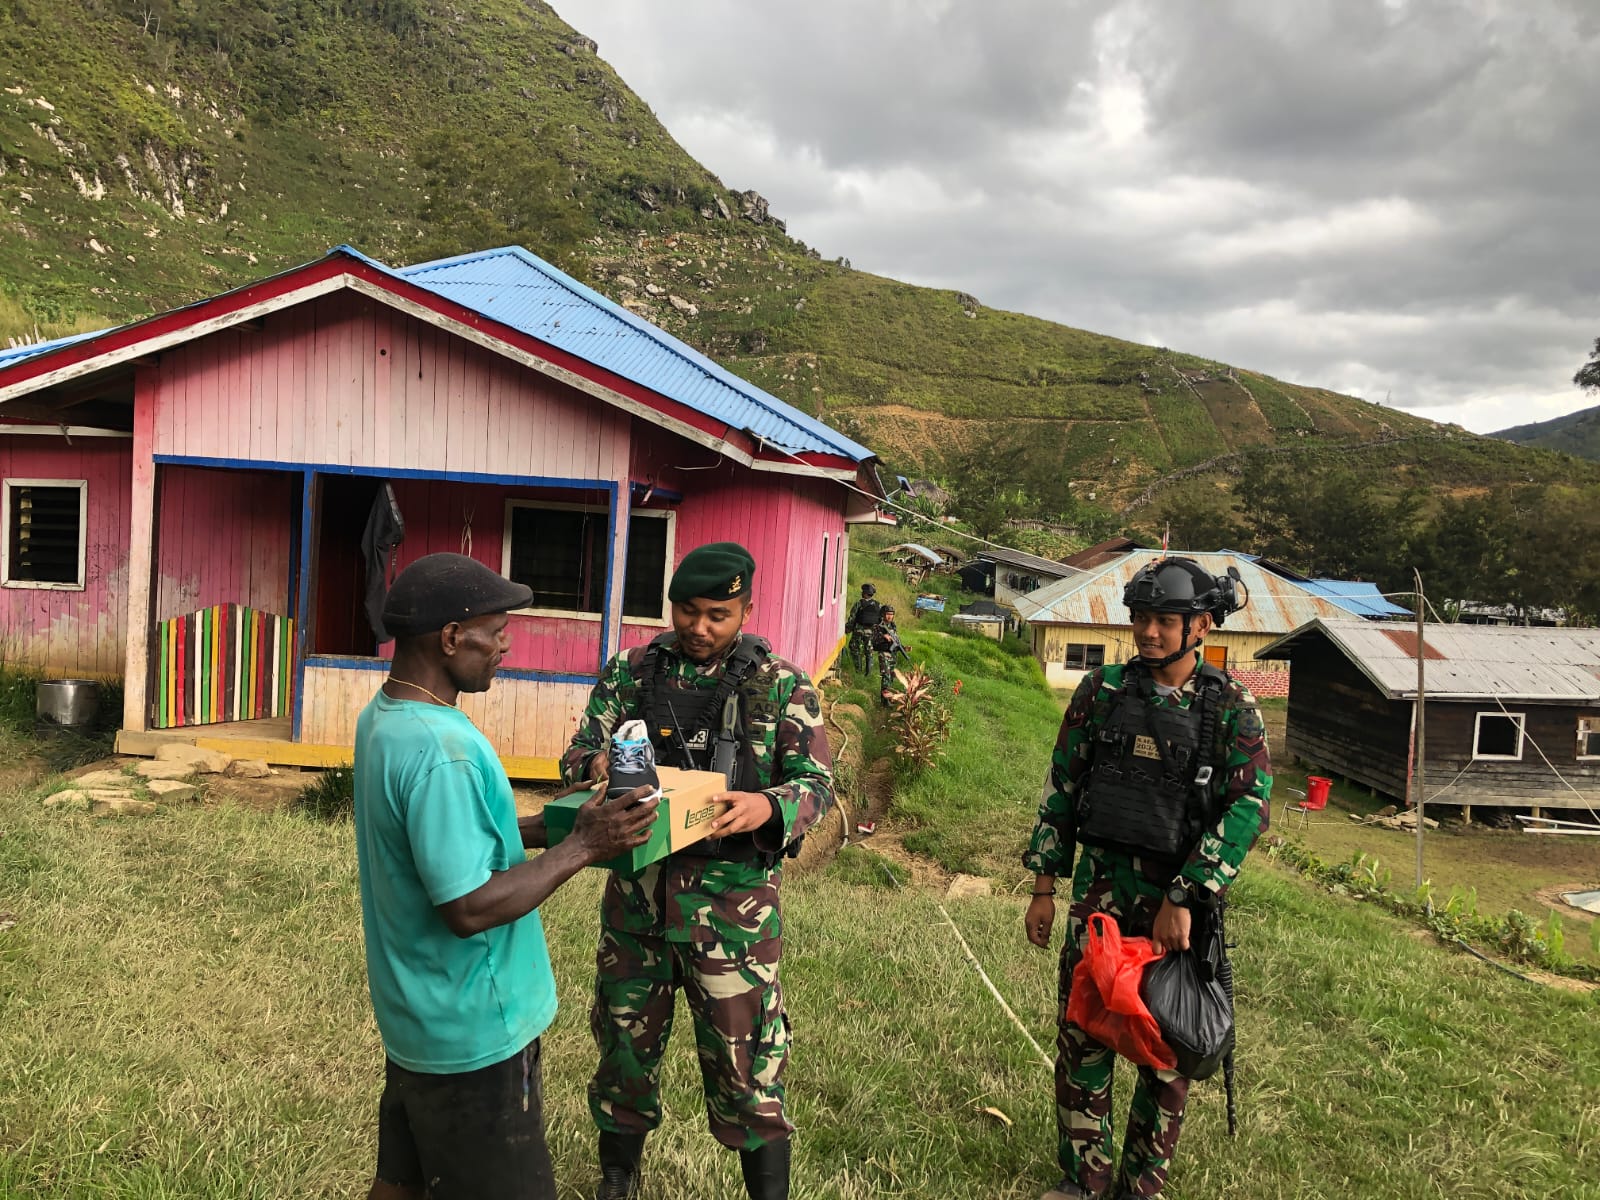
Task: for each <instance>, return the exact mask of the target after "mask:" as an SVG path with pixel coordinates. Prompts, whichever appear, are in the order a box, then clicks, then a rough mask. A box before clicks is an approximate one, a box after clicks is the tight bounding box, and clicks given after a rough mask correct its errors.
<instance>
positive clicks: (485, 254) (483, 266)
mask: <svg viewBox="0 0 1600 1200" xmlns="http://www.w3.org/2000/svg"><path fill="white" fill-rule="evenodd" d="M367 261H368V262H372V260H371V259H368V260H367ZM373 265H374V266H376V267H379V268H380V269H383V270H391V269H390V268H387V267H384V266H383V264H381V263H373ZM392 273H393V274H395V275H398V276H399V277H400V278H402V279H406V280H409V281H410V282H412V283H414V284H416V285H417V286H418V287H422V288H426V289H427V290H428V291H430V292H433V293H435V294H436V295H440V296H444V297H446V298H447V299H450V300H453V301H455V302H456V303H457V304H460V305H461V306H462V307H464V308H470V309H472V310H473V311H474V312H477V313H482V314H483V315H484V316H486V317H490V318H493V319H494V320H496V321H499V322H500V323H501V324H502V325H509V326H511V328H513V329H516V330H519V331H521V332H522V333H526V334H528V335H529V336H530V337H536V338H538V339H539V340H540V341H541V342H547V343H548V344H550V345H552V346H556V347H558V348H560V349H562V350H565V351H567V352H568V353H569V354H575V355H577V356H578V357H579V358H581V359H583V360H584V361H585V362H590V363H593V364H594V365H595V366H597V367H603V368H605V369H606V370H607V371H610V372H612V373H613V374H616V375H620V376H622V377H623V378H624V379H628V380H632V381H633V382H634V383H637V384H639V385H640V386H641V387H647V388H649V389H650V390H651V391H653V392H655V393H657V394H658V395H662V396H666V397H667V398H669V399H672V400H676V401H678V402H679V403H680V404H685V405H687V406H688V407H690V408H692V409H694V410H695V411H697V412H702V413H705V414H706V415H707V416H709V417H714V418H715V419H717V420H718V421H722V422H725V423H726V424H728V425H731V426H733V427H734V428H735V429H741V430H744V431H746V432H748V433H749V434H751V435H752V436H753V437H755V438H758V439H759V440H761V441H762V442H765V443H767V444H768V445H772V446H776V447H778V448H779V449H782V450H788V451H790V452H792V453H796V454H803V453H808V452H809V453H821V454H837V455H841V456H843V457H845V458H849V459H852V460H853V461H855V462H863V461H865V460H866V459H869V458H871V457H873V452H872V451H871V450H869V449H867V448H866V447H865V446H863V445H861V444H859V443H857V442H854V441H851V440H850V439H849V438H847V437H845V436H844V435H843V434H842V433H839V432H838V431H837V430H834V429H831V428H829V427H828V426H827V425H824V424H823V423H822V422H821V421H818V420H816V419H815V418H813V417H809V416H807V415H806V414H805V413H803V412H801V411H800V410H799V409H797V408H794V407H792V406H791V405H788V404H785V403H784V402H783V401H782V400H779V399H778V398H777V397H776V396H773V395H770V394H769V393H767V392H764V391H762V390H761V389H760V388H758V387H756V386H755V384H753V383H750V382H748V381H747V380H744V379H740V378H739V377H738V376H737V375H734V374H733V373H731V372H729V371H727V370H725V369H723V368H722V367H720V366H718V365H717V364H716V363H715V362H713V361H712V360H711V359H709V358H707V357H706V356H705V355H703V354H701V353H700V352H699V351H698V350H696V349H694V348H693V347H692V346H689V345H686V344H685V343H683V342H681V341H679V340H678V339H677V338H675V337H673V336H672V335H671V334H669V333H667V332H666V331H664V330H661V329H658V328H656V327H655V326H654V325H652V324H650V322H648V321H646V320H644V319H643V318H642V317H639V316H637V315H635V314H634V313H631V312H629V311H628V310H627V309H625V308H623V307H622V306H621V305H620V304H616V303H614V302H613V301H611V300H609V299H607V298H606V297H605V296H602V295H601V294H600V293H599V292H597V291H595V290H594V289H592V288H589V287H585V286H584V285H583V284H581V283H579V282H578V281H577V280H576V279H573V278H572V277H571V276H570V275H567V274H566V273H564V272H562V271H560V270H558V269H557V268H555V267H553V266H551V265H550V264H549V263H547V262H545V261H544V260H543V259H541V258H539V257H538V256H536V255H534V254H531V253H529V252H528V251H527V250H524V249H523V248H522V247H521V246H501V247H499V248H498V249H494V250H484V251H481V252H479V253H476V254H463V255H460V256H458V257H456V258H445V259H439V260H438V261H436V262H426V263H419V264H417V265H416V266H412V267H401V268H399V269H397V270H392Z"/></svg>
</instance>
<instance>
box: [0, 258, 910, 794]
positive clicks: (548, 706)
mask: <svg viewBox="0 0 1600 1200" xmlns="http://www.w3.org/2000/svg"><path fill="white" fill-rule="evenodd" d="M874 462H875V460H874V459H873V456H872V454H871V452H870V451H869V450H867V449H866V448H865V447H862V446H860V445H857V444H856V443H855V442H852V441H851V440H850V439H848V438H846V437H844V436H843V435H841V434H839V433H838V432H836V431H834V430H832V429H830V428H828V427H827V426H826V425H823V424H822V423H820V422H818V421H816V420H813V419H812V418H810V417H808V416H806V415H805V414H803V413H801V412H798V411H797V410H795V409H793V408H791V407H790V406H788V405H786V404H784V403H783V402H781V401H779V400H777V399H775V398H774V397H772V396H770V395H768V394H766V393H765V392H763V391H761V390H760V389H759V388H756V387H754V386H753V385H751V384H749V383H747V382H745V381H744V380H741V379H739V378H737V377H736V376H734V375H731V374H729V373H728V372H727V371H725V370H723V369H722V368H721V367H719V366H717V365H716V364H715V363H714V362H712V361H710V360H709V359H707V358H706V357H704V356H703V355H701V354H699V353H698V352H696V351H695V350H693V349H691V348H690V347H688V346H686V345H684V344H683V343H681V342H679V341H677V340H676V339H674V338H672V337H671V336H669V335H667V334H666V333H664V332H662V331H661V330H659V329H657V328H655V327H654V326H652V325H650V324H649V323H648V322H645V321H643V320H641V319H640V318H639V317H637V316H635V315H634V314H632V313H630V312H628V311H626V310H625V309H623V308H621V307H619V306H618V305H616V304H614V303H612V302H611V301H610V300H608V299H606V298H605V297H603V296H601V295H599V294H597V293H596V292H594V291H592V290H590V289H589V288H586V287H584V286H583V285H582V284H579V283H577V282H576V281H574V280H572V279H571V278H569V277H567V276H566V275H564V274H562V273H561V272H560V271H558V270H556V269H555V268H553V267H551V266H549V265H548V264H547V263H544V262H542V261H541V260H539V259H538V258H536V257H534V256H533V255H531V254H529V253H528V252H527V251H525V250H522V249H520V248H518V247H507V248H503V249H498V250H490V251H485V252H483V253H481V254H474V255H467V256H462V257H460V258H453V259H447V260H442V261H439V262H432V263H424V264H421V265H419V266H415V267H407V268H404V269H400V270H395V269H391V268H389V267H386V266H384V265H382V264H381V263H377V262H374V261H373V260H371V259H368V258H366V257H364V256H363V255H361V254H359V253H357V252H356V251H354V250H352V249H350V248H348V247H343V246H341V247H338V248H336V249H334V250H332V251H330V252H329V254H328V255H327V256H326V257H325V258H322V259H320V260H318V261H316V262H312V263H308V264H306V265H304V266H301V267H297V268H295V269H293V270H290V271H286V272H284V273H282V274H280V275H276V276H273V277H271V278H268V279H264V280H261V281H260V282H258V283H254V284H251V285H249V286H247V287H243V288H239V289H237V290H235V291H231V292H227V293H224V294H222V295H219V296H213V297H211V298H209V299H206V300H203V301H200V302H199V303H196V304H193V305H190V306H188V307H186V308H182V309H177V310H174V311H172V312H167V313H162V314H160V315H158V316H154V317H151V318H149V319H147V320H144V321H140V322H137V323H135V324H132V325H126V326H122V327H119V328H116V329H109V330H105V331H102V332H100V333H95V334H89V335H85V336H79V337H75V338H68V339H62V340H61V341H57V342H52V343H46V344H44V345H39V346H29V347H23V348H19V349H15V350H9V351H0V620H3V629H4V632H3V639H4V640H3V643H0V649H3V653H4V655H5V658H6V659H7V660H8V661H13V662H20V663H26V664H31V665H33V666H36V667H38V668H40V669H42V670H45V671H47V672H49V673H50V674H53V675H63V674H89V675H99V676H103V677H111V676H121V677H122V679H123V683H124V689H125V692H124V694H125V697H126V700H125V709H124V718H123V724H124V729H123V733H122V736H121V739H120V746H121V748H122V749H124V750H126V751H128V752H132V753H139V752H149V751H150V749H151V748H152V747H153V745H154V744H156V743H158V742H159V741H160V740H163V739H182V740H186V741H198V742H201V743H203V744H208V745H216V746H221V747H225V748H229V749H231V750H233V751H235V752H249V753H254V754H261V755H264V756H266V757H268V758H269V759H271V760H274V761H277V762H282V763H302V764H323V763H329V762H336V761H341V760H344V759H346V758H347V757H348V753H349V746H350V745H351V743H352V741H353V738H354V729H355V719H356V715H357V714H358V713H359V712H360V710H361V708H362V706H363V705H364V704H365V703H366V702H367V700H368V699H369V698H370V696H371V694H372V692H373V690H374V689H375V688H376V687H377V686H378V684H379V682H380V681H381V679H382V673H383V671H384V670H385V668H386V658H385V655H386V654H387V653H388V652H389V651H390V650H391V649H392V643H379V642H378V640H377V638H376V636H375V634H374V632H373V629H372V627H371V625H370V624H369V622H368V618H367V616H366V608H365V603H364V601H365V596H366V590H367V587H368V583H369V577H370V576H371V575H373V574H375V573H376V574H380V575H381V574H382V573H383V572H384V571H385V570H386V569H387V570H388V571H389V572H390V573H391V574H390V577H391V578H392V571H393V570H396V569H398V568H399V567H403V566H404V565H405V564H406V563H408V562H410V561H412V560H414V559H416V558H418V557H420V556H421V555H423V554H427V553H431V552H433V551H437V550H452V551H460V552H464V553H467V554H470V555H472V556H474V557H476V558H478V559H479V560H481V561H483V562H485V563H487V564H489V565H490V566H493V567H495V568H496V569H497V570H501V571H503V572H505V573H506V574H508V575H510V576H511V577H513V578H516V579H519V580H521V581H523V582H526V583H528V584H529V585H530V586H531V587H532V588H533V589H534V593H535V600H534V607H532V608H529V609H528V610H526V611H525V612H520V613H517V614H516V615H515V617H514V627H513V635H514V640H515V645H514V647H513V649H512V651H511V655H510V657H509V658H508V659H507V660H506V663H505V665H504V666H503V667H502V668H501V672H500V678H499V680H498V682H497V683H496V684H495V686H494V688H493V689H492V690H491V691H490V692H488V693H487V694H486V695H483V696H477V697H472V698H470V699H468V700H467V701H466V703H465V704H464V707H465V708H466V710H467V711H468V712H469V713H470V714H471V715H472V717H473V718H474V720H476V721H477V722H478V724H479V726H480V727H481V728H483V729H484V731H485V732H486V733H487V734H488V736H489V737H490V739H491V740H492V741H493V742H494V743H495V744H496V746H497V747H498V748H499V750H500V751H501V753H502V755H503V756H505V757H506V759H507V762H508V765H510V766H511V768H512V769H513V771H514V772H515V773H517V774H519V775H521V776H523V777H530V778H537V777H541V776H549V775H550V774H551V773H552V772H553V761H554V759H555V757H556V756H557V755H558V754H559V753H560V751H561V749H562V748H563V747H564V745H565V743H566V741H567V738H568V737H569V735H570V733H571V731H572V728H573V726H574V723H575V721H576V718H577V715H578V713H579V712H580V711H581V709H582V706H583V703H584V701H585V699H586V697H587V694H588V691H589V687H590V685H591V684H592V683H593V682H594V680H595V678H596V676H597V673H598V670H599V668H600V666H601V664H602V663H603V662H604V661H605V659H606V658H607V657H608V656H609V655H611V654H613V653H615V652H616V651H617V650H618V649H619V648H622V647H627V646H631V645H635V644H638V643H641V642H644V641H647V640H648V639H649V638H650V637H652V636H654V634H655V633H656V632H658V631H659V630H661V629H663V628H665V627H666V625H667V620H666V600H665V585H666V580H667V578H668V577H669V575H670V574H671V572H672V569H673V567H674V566H675V565H676V563H677V561H678V559H679V558H681V557H682V555H683V554H684V553H685V552H686V551H687V550H688V549H690V548H692V547H693V546H695V545H698V544H700V543H702V542H707V541H715V540H721V539H733V540H738V541H741V542H743V543H745V544H746V545H747V546H749V548H750V549H751V551H752V553H753V554H754V555H755V557H756V559H757V562H758V564H759V567H758V572H757V576H756V587H757V594H756V613H755V616H754V618H753V621H752V627H753V629H754V630H755V631H756V632H758V633H761V634H763V635H765V636H767V637H769V638H771V639H772V641H773V642H774V644H775V645H776V646H777V648H778V649H779V651H780V652H781V653H783V654H785V655H786V656H787V657H789V658H792V659H794V660H795V661H797V662H798V663H800V664H801V665H802V666H804V667H806V668H808V669H810V670H812V671H814V672H820V671H821V670H823V669H825V668H826V667H827V666H828V664H829V663H830V662H831V661H832V659H833V657H834V656H835V655H836V654H837V653H838V649H839V645H840V642H841V638H842V634H843V614H844V611H845V609H846V607H847V606H848V600H847V599H846V598H845V596H844V575H845V570H846V556H847V548H848V541H849V536H848V526H849V524H850V523H851V522H854V521H858V520H871V519H872V517H873V514H874V512H875V507H876V504H875V502H876V499H877V498H878V497H880V496H881V495H882V492H881V487H880V485H879V483H878V480H877V475H876V472H875V469H874ZM390 504H392V505H393V506H394V507H396V508H397V509H398V512H399V515H400V517H401V519H402V520H403V523H404V528H405V536H404V540H403V541H402V542H401V543H400V544H399V546H398V548H397V550H395V551H394V553H393V554H392V556H387V565H385V562H386V560H385V557H382V556H380V557H379V558H378V560H377V561H378V566H377V567H376V570H374V568H373V566H372V565H371V561H370V559H369V557H368V556H367V555H364V553H363V550H362V540H363V534H364V531H365V530H366V529H367V527H368V522H369V517H370V516H371V515H372V514H373V513H374V511H375V509H378V510H381V509H382V508H383V507H384V506H386V505H390Z"/></svg>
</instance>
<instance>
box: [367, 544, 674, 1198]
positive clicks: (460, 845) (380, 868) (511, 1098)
mask: <svg viewBox="0 0 1600 1200" xmlns="http://www.w3.org/2000/svg"><path fill="white" fill-rule="evenodd" d="M531 598H532V592H531V591H530V590H529V589H528V588H527V587H526V586H524V585H522V584H515V583H512V582H510V581H509V580H507V579H505V578H503V577H501V576H500V575H497V574H496V573H495V572H493V571H491V570H490V569H489V568H488V567H486V566H483V565H482V564H481V563H478V562H475V561H474V560H472V559H470V558H467V557H465V556H463V555H459V554H431V555H428V556H426V557H424V558H421V559H418V560H417V561H416V562H415V563H413V564H412V565H411V566H409V567H407V568H406V569H405V570H404V571H402V572H401V573H400V576H399V578H398V579H396V580H395V584H394V588H393V589H392V590H391V592H390V593H389V596H388V599H387V600H386V602H385V604H384V609H383V623H384V625H385V626H386V627H387V628H388V630H389V631H390V632H392V633H393V634H394V635H395V654H394V662H393V664H392V666H391V669H390V673H389V677H388V679H387V680H385V682H384V684H383V687H382V688H380V689H379V691H378V693H377V694H376V695H375V696H373V698H372V702H371V703H370V704H368V705H367V707H366V709H365V710H364V711H363V712H362V714H361V717H360V719H359V720H358V721H357V723H356V751H355V825H356V853H357V859H358V861H359V864H360V873H361V917H362V927H363V930H364V932H365V935H366V947H367V980H368V988H369V990H370V992H371V995H372V1008H373V1012H374V1014H375V1015H376V1017H377V1021H378V1030H379V1032H380V1033H381V1034H382V1036H383V1046H384V1052H385V1054H386V1056H387V1063H386V1066H385V1076H384V1090H383V1098H382V1100H381V1101H380V1102H379V1107H378V1165H377V1170H376V1173H375V1175H376V1177H375V1179H374V1181H373V1184H372V1190H371V1192H370V1196H371V1197H372V1198H373V1200H421V1198H422V1197H423V1196H424V1195H426V1196H427V1197H429V1198H430V1200H455V1198H467V1197H473V1198H476V1197H502V1196H505V1197H525V1198H528V1200H545V1198H546V1197H550V1198H553V1197H554V1196H555V1181H554V1178H553V1176H552V1172H551V1167H550V1154H549V1150H548V1148H547V1147H546V1145H545V1137H544V1115H543V1104H542V1099H543V1097H542V1091H541V1072H540V1063H539V1036H540V1034H542V1033H543V1032H544V1030H545V1028H546V1027H547V1026H548V1025H549V1024H550V1021H551V1019H552V1018H553V1017H554V1016H555V1011H556V990H555V980H554V978H553V977H552V976H551V973H550V956H549V953H548V951H547V950H546V948H545V941H544V929H543V927H542V925H541V924H540V920H539V912H538V906H539V905H540V904H542V903H543V902H544V900H545V898H546V897H548V896H549V895H550V894H551V893H552V892H554V891H555V889H556V888H558V887H560V886H561V884H563V883H565V882H566V881H567V880H568V879H570V878H571V877H572V876H573V875H574V874H576V873H577V872H578V870H579V869H581V868H582V867H585V866H588V865H590V864H592V863H595V862H599V861H601V860H603V859H607V858H611V857H613V856H614V855H616V854H619V853H625V852H626V851H627V850H628V849H630V848H632V847H633V846H635V845H638V844H639V843H641V842H643V841H644V840H645V838H646V836H647V834H648V829H649V826H650V824H651V822H652V821H653V819H654V815H655V802H654V801H649V802H645V803H639V802H638V800H639V799H640V797H642V796H643V795H644V794H646V792H647V789H644V788H640V789H636V791H635V792H634V793H629V795H628V796H625V797H621V798H619V799H618V800H617V801H612V802H610V803H604V804H602V803H600V802H599V797H598V796H597V797H596V799H595V800H592V801H590V802H589V803H588V804H586V805H584V806H583V808H582V809H580V810H579V812H578V821H577V824H576V826H575V828H574V830H573V836H572V837H570V838H568V839H566V840H565V841H563V842H562V843H561V844H560V845H558V846H557V847H556V848H555V849H553V850H549V851H546V852H545V853H543V854H540V855H539V856H538V857H536V858H532V859H529V858H528V857H527V855H526V853H525V848H526V847H536V846H542V845H544V844H545V838H544V824H543V819H542V818H541V817H533V818H529V819H527V820H525V821H521V822H519V821H518V819H517V811H516V806H515V804H514V802H513V799H512V795H511V784H510V781H509V780H508V779H507V778H506V773H505V770H504V768H502V767H501V765H500V760H499V758H498V757H497V756H496V754H495V752H494V748H493V747H492V746H491V745H490V744H489V742H488V739H486V738H485V737H484V736H483V734H481V733H480V732H479V731H478V729H477V728H476V727H475V726H474V725H473V724H472V721H471V720H470V719H469V718H468V717H467V716H466V714H465V713H463V712H461V711H460V710H459V709H458V708H456V707H455V703H456V699H457V697H458V696H459V695H460V694H461V693H462V692H481V691H486V690H487V689H488V687H489V685H490V684H491V683H492V682H493V680H494V674H495V670H496V668H497V667H498V666H499V663H500V660H501V659H502V658H503V657H504V656H505V653H506V651H507V650H508V649H509V648H510V645H511V640H510V637H509V634H508V632H507V627H508V624H509V621H510V618H509V617H508V615H507V614H508V613H509V612H510V610H512V609H516V608H524V607H526V606H527V605H528V603H529V601H530V600H531Z"/></svg>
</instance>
